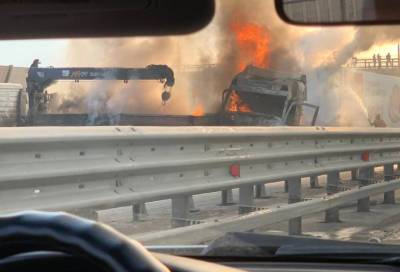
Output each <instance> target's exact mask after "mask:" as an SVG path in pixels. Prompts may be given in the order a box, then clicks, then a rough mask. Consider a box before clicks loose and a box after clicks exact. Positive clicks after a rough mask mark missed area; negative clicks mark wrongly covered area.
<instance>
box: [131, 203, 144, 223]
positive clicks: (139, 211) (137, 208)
mask: <svg viewBox="0 0 400 272" xmlns="http://www.w3.org/2000/svg"><path fill="white" fill-rule="evenodd" d="M132 213H133V215H132V218H133V221H139V220H140V217H141V215H147V209H146V204H145V203H135V204H133V205H132Z"/></svg>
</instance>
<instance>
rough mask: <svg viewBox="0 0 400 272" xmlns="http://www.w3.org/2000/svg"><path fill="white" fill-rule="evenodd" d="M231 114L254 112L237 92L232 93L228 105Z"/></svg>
mask: <svg viewBox="0 0 400 272" xmlns="http://www.w3.org/2000/svg"><path fill="white" fill-rule="evenodd" d="M228 110H229V111H230V112H252V110H251V108H250V106H249V105H248V104H246V102H244V101H243V100H242V99H241V98H240V96H239V94H238V93H237V92H236V91H232V93H231V95H230V101H229V105H228Z"/></svg>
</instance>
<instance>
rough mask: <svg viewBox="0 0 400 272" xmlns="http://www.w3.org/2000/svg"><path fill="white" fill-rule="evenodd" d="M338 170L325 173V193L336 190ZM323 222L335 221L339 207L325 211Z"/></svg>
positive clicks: (329, 193) (337, 219) (337, 217)
mask: <svg viewBox="0 0 400 272" xmlns="http://www.w3.org/2000/svg"><path fill="white" fill-rule="evenodd" d="M339 180H340V176H339V172H330V173H328V174H327V183H326V193H327V195H333V194H335V193H337V192H338V186H339ZM325 222H326V223H337V222H340V219H339V208H332V209H329V210H327V211H325Z"/></svg>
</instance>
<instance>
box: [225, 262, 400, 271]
mask: <svg viewBox="0 0 400 272" xmlns="http://www.w3.org/2000/svg"><path fill="white" fill-rule="evenodd" d="M220 264H222V265H226V266H230V267H234V268H236V269H241V270H245V271H249V272H263V271H268V272H283V271H285V272H305V271H312V272H323V271H324V272H325V271H328V272H339V271H349V272H350V271H352V272H353V271H354V272H372V271H380V272H391V271H399V268H398V267H394V266H388V265H374V264H337V263H284V262H222V263H220Z"/></svg>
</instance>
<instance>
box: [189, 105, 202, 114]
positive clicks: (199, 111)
mask: <svg viewBox="0 0 400 272" xmlns="http://www.w3.org/2000/svg"><path fill="white" fill-rule="evenodd" d="M192 115H193V116H203V115H204V108H203V106H202V105H197V106H196V108H195V109H194V110H193V112H192Z"/></svg>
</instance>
